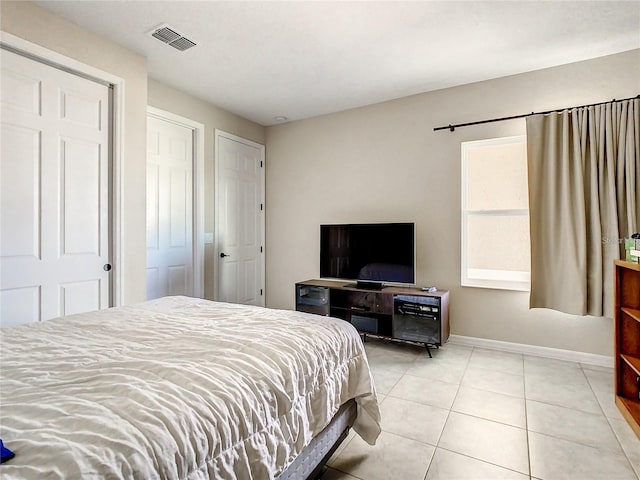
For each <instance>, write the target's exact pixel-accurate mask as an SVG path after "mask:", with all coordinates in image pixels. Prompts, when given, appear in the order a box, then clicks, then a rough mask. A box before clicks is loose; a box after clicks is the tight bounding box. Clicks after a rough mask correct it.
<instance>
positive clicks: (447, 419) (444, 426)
mask: <svg viewBox="0 0 640 480" xmlns="http://www.w3.org/2000/svg"><path fill="white" fill-rule="evenodd" d="M474 350H475V347H472V349H471V353H470V354H469V358H467V362H466V364H465V366H464V371H463V373H462V377H460V382H459V383H458V388H457V390H456V394H455V395H454V397H453V401H452V402H451V406H450V407H449V413H447V418H445V420H444V424H443V425H442V431H441V432H440V435H438V439H437V440H436V448H435V449H434V451H433V455H432V456H431V460H430V461H429V465H428V466H427V471H426V473H425V474H424V480H426V478H427V475H429V469H430V468H431V464H432V463H433V459H434V457H435V456H436V452H437V451H438V448H441V447H440V446H439V445H440V440H441V439H442V434H443V433H444V429H445V428H447V423H448V422H449V417H450V416H451V412H452V411H453V410H452V409H453V405H454V404H455V403H456V398H458V393H460V389H461V388H462V382H463V380H464V376H465V375H466V373H467V369H468V368H469V362H471V356H472V355H473V351H474Z"/></svg>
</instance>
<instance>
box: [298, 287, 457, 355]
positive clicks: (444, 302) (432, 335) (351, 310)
mask: <svg viewBox="0 0 640 480" xmlns="http://www.w3.org/2000/svg"><path fill="white" fill-rule="evenodd" d="M296 310H298V311H302V312H308V313H315V314H318V315H325V316H332V317H336V318H341V319H343V320H346V321H348V322H350V323H351V324H353V326H355V327H356V329H358V331H359V332H360V333H361V334H362V336H363V339H366V336H367V335H370V336H376V337H382V338H388V339H391V340H398V341H404V342H412V343H420V344H423V345H424V346H425V347H427V351H429V346H435V347H439V346H440V345H442V344H443V343H445V342H446V341H447V339H448V338H449V292H448V291H443V290H439V291H436V292H425V291H422V290H420V289H419V288H406V287H385V288H383V289H382V290H369V289H366V288H365V289H363V288H356V286H355V284H352V283H346V284H345V283H344V282H339V281H330V280H307V281H305V282H300V283H297V284H296ZM429 355H431V352H429Z"/></svg>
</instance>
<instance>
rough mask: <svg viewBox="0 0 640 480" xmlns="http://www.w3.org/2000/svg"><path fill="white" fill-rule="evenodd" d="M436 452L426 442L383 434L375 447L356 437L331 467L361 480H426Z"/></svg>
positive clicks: (331, 463) (330, 464) (333, 461)
mask: <svg viewBox="0 0 640 480" xmlns="http://www.w3.org/2000/svg"><path fill="white" fill-rule="evenodd" d="M434 451H435V447H433V446H431V445H427V444H426V443H422V442H417V441H415V440H410V439H408V438H404V437H401V436H398V435H394V434H392V433H388V432H382V434H380V437H378V441H377V442H376V445H375V446H371V445H368V444H367V443H365V442H364V441H363V440H362V439H360V438H359V437H355V438H354V439H353V440H352V441H351V442H349V445H347V447H346V448H345V449H344V450H343V451H342V453H341V454H340V455H339V456H338V457H337V458H336V459H334V460H332V461H331V462H330V463H329V466H330V467H331V468H334V469H336V470H340V471H342V472H347V473H349V474H350V475H353V476H355V477H358V478H360V479H362V480H391V479H402V480H423V479H424V477H425V475H426V473H427V468H428V466H429V463H430V462H431V457H432V456H433V452H434Z"/></svg>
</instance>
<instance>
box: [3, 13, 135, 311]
mask: <svg viewBox="0 0 640 480" xmlns="http://www.w3.org/2000/svg"><path fill="white" fill-rule="evenodd" d="M0 29H2V30H3V31H5V32H8V33H10V34H12V35H15V36H17V37H20V38H22V39H24V40H28V41H29V42H32V43H35V44H38V45H40V46H43V47H46V48H47V49H49V50H52V51H54V52H57V53H59V54H62V55H65V56H67V57H70V58H72V59H74V60H77V61H79V62H82V63H84V64H86V65H90V66H92V67H95V68H98V69H100V70H102V71H105V72H108V73H110V74H112V75H116V76H118V77H120V78H122V79H123V80H124V82H125V103H124V128H125V130H124V145H123V185H122V188H123V191H122V195H123V205H122V207H123V208H122V215H123V219H122V223H123V245H122V248H123V255H124V272H123V292H122V293H123V297H122V300H123V303H134V302H138V301H141V300H144V299H145V298H146V288H145V282H146V277H145V266H146V259H145V254H146V241H145V235H146V230H145V190H144V188H140V185H143V186H144V184H145V175H146V169H145V155H146V139H145V135H146V105H147V69H146V60H145V58H144V57H142V56H140V55H137V54H135V53H133V52H131V51H129V50H127V49H124V48H122V47H120V46H118V45H116V44H115V43H112V42H110V41H108V40H105V39H103V38H101V37H99V36H97V35H95V34H93V33H91V32H89V31H87V30H85V29H83V28H81V27H79V26H77V25H75V24H74V23H71V22H69V21H67V20H64V19H63V18H60V17H58V16H55V15H53V14H51V13H49V12H48V11H46V10H44V9H42V8H40V7H38V6H36V5H34V4H32V3H29V2H6V1H3V2H1V3H0Z"/></svg>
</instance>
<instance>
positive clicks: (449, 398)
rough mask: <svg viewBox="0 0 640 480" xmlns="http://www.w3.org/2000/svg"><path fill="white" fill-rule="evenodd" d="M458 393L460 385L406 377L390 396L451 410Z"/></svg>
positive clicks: (410, 376)
mask: <svg viewBox="0 0 640 480" xmlns="http://www.w3.org/2000/svg"><path fill="white" fill-rule="evenodd" d="M457 391H458V385H456V384H454V383H447V382H441V381H439V380H433V379H430V378H421V377H414V376H412V375H404V376H403V377H402V378H401V379H400V380H399V381H398V383H397V384H396V386H395V387H393V389H392V390H391V391H390V392H389V396H390V397H396V398H402V399H404V400H411V401H412V402H418V403H425V404H427V405H433V406H434V407H440V408H446V409H450V408H451V405H453V399H454V398H455V396H456V392H457Z"/></svg>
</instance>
